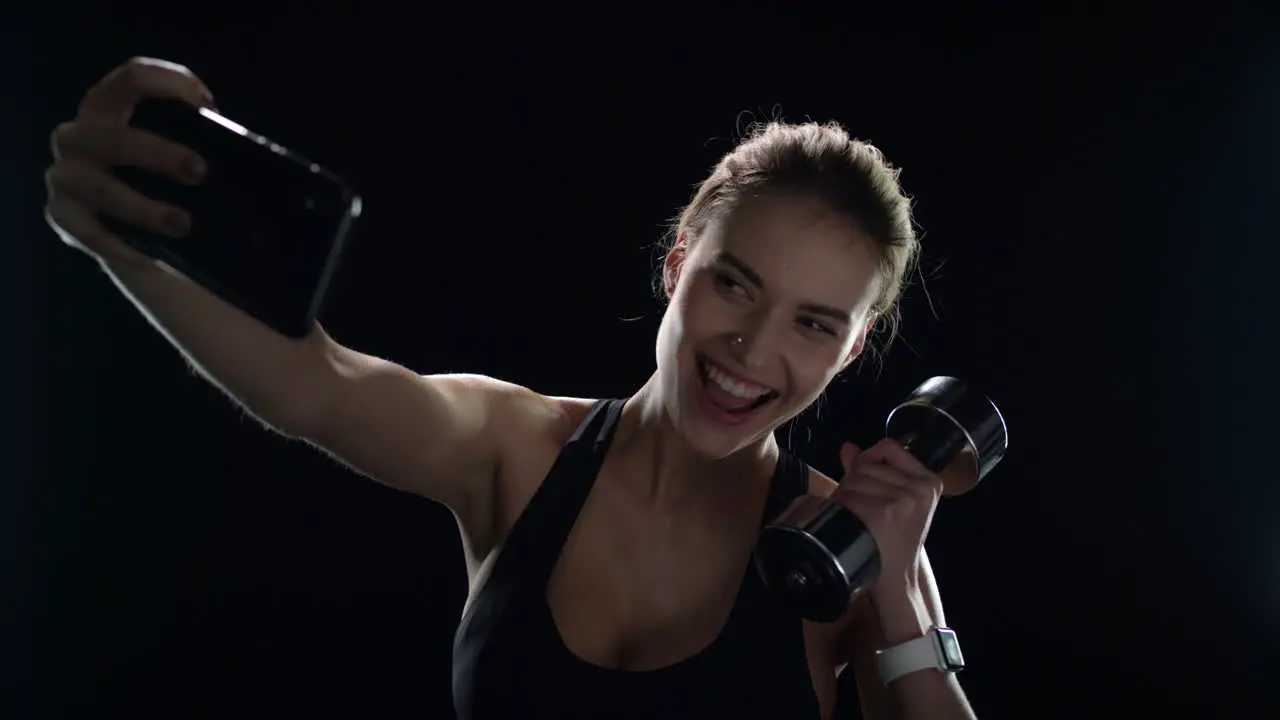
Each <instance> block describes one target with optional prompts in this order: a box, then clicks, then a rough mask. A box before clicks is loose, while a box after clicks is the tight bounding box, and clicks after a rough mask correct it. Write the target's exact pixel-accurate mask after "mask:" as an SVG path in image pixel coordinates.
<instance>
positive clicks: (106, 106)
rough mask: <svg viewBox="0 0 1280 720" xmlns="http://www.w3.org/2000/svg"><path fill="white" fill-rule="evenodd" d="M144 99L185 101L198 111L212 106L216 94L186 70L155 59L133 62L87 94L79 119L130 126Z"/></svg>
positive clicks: (111, 73) (135, 60)
mask: <svg viewBox="0 0 1280 720" xmlns="http://www.w3.org/2000/svg"><path fill="white" fill-rule="evenodd" d="M143 98H167V99H172V100H185V101H186V102H188V103H190V104H191V105H194V106H196V107H203V106H206V105H212V104H213V93H212V92H210V91H209V88H207V87H205V85H204V83H203V82H201V81H200V78H198V77H196V76H195V74H194V73H192V72H191V71H190V70H189V69H187V68H186V67H183V66H182V65H178V64H176V63H171V62H168V61H166V60H157V59H155V58H134V59H132V60H130V61H129V62H127V63H125V64H123V65H121V66H120V67H118V68H116V69H115V70H112V71H111V72H110V73H109V74H108V75H107V76H106V77H104V78H103V79H102V80H100V81H98V83H97V84H96V85H94V86H93V87H92V88H90V89H89V92H87V93H85V96H84V99H83V100H81V102H80V116H81V117H99V118H102V119H103V120H109V121H112V122H117V123H127V122H129V119H130V118H131V117H133V108H134V106H135V105H137V104H138V101H139V100H142V99H143Z"/></svg>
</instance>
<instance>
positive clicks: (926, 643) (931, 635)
mask: <svg viewBox="0 0 1280 720" xmlns="http://www.w3.org/2000/svg"><path fill="white" fill-rule="evenodd" d="M930 668H933V669H934V670H941V671H942V672H950V673H954V672H959V671H961V670H963V669H964V655H962V654H960V641H959V640H958V639H956V631H955V630H952V629H951V628H944V627H935V628H930V629H929V632H927V633H925V634H924V636H923V637H918V638H916V639H914V640H908V641H906V642H904V643H902V644H901V645H894V646H893V647H891V648H886V649H884V650H880V651H877V652H876V669H877V670H879V672H880V682H881V683H884V684H885V685H888V684H889V683H891V682H893V681H894V680H897V679H898V678H900V677H902V676H903V675H909V674H911V673H913V672H917V671H920V670H928V669H930Z"/></svg>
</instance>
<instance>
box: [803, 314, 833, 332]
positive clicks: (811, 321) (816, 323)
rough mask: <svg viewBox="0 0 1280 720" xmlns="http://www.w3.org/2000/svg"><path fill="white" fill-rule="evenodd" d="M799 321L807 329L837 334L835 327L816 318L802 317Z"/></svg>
mask: <svg viewBox="0 0 1280 720" xmlns="http://www.w3.org/2000/svg"><path fill="white" fill-rule="evenodd" d="M798 322H799V323H800V326H801V327H803V328H804V329H805V330H810V331H813V332H820V333H823V334H824V335H835V334H836V331H835V329H834V328H832V327H831V326H830V325H828V324H826V323H824V322H822V321H821V320H818V319H816V318H811V317H802V318H800V320H799V321H798Z"/></svg>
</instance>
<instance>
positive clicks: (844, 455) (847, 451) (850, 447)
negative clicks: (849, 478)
mask: <svg viewBox="0 0 1280 720" xmlns="http://www.w3.org/2000/svg"><path fill="white" fill-rule="evenodd" d="M861 454H862V448H860V447H858V446H857V445H854V444H853V443H851V442H847V443H844V444H842V445H841V446H840V467H841V468H843V469H844V471H845V473H846V474H847V473H849V472H851V470H852V468H853V461H854V460H855V459H856V458H857V457H858V456H859V455H861Z"/></svg>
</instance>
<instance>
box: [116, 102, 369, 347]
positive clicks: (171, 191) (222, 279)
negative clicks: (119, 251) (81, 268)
mask: <svg viewBox="0 0 1280 720" xmlns="http://www.w3.org/2000/svg"><path fill="white" fill-rule="evenodd" d="M132 124H133V125H134V126H135V127H138V128H142V129H145V130H148V131H150V132H153V133H155V134H157V135H160V136H162V137H164V138H167V139H169V140H172V141H174V142H177V143H180V144H182V145H185V146H187V147H189V148H191V149H192V150H194V151H195V152H196V153H198V154H199V155H200V156H201V157H202V158H204V161H205V163H206V165H207V166H208V173H207V175H206V177H205V180H204V182H203V183H201V184H200V185H197V186H194V187H192V186H185V185H181V184H179V183H177V182H175V181H172V180H169V179H168V178H165V177H162V176H160V175H156V174H153V173H149V172H146V171H141V170H137V169H134V168H116V169H115V170H114V172H115V173H116V175H117V177H119V178H120V179H121V180H122V181H123V182H125V183H126V184H128V185H130V186H131V187H132V188H133V189H135V190H137V191H138V192H140V193H142V194H143V195H146V196H147V197H149V198H152V199H155V200H159V201H161V202H165V203H168V204H170V205H174V206H176V207H180V208H182V209H183V210H186V211H187V212H188V213H189V214H190V215H191V231H190V233H189V234H188V235H187V236H186V237H184V238H180V239H174V238H170V237H167V236H164V235H159V234H155V233H151V232H149V231H146V230H141V229H138V228H135V227H129V226H125V225H123V224H121V223H119V222H110V221H109V220H108V221H107V222H108V225H109V227H110V229H111V230H112V231H113V232H115V233H117V234H118V235H119V236H120V237H121V239H122V240H124V241H125V242H126V243H128V244H129V245H130V246H132V247H133V248H135V249H137V250H138V251H140V252H142V253H144V254H146V255H148V256H150V257H151V258H153V259H155V260H156V261H158V262H160V263H163V264H164V265H167V266H168V267H169V268H171V269H172V270H174V271H176V272H178V273H180V274H182V275H185V276H186V277H187V278H189V279H190V280H192V281H193V282H196V283H198V284H200V285H202V286H204V287H205V288H207V289H208V290H210V291H211V292H213V293H214V294H216V295H218V296H219V297H221V298H222V299H223V300H225V301H227V302H229V303H231V304H232V305H234V306H236V307H238V308H240V309H241V310H243V311H244V312H246V313H248V314H249V315H251V316H253V317H255V318H257V319H258V320H259V321H261V322H263V323H265V324H266V325H268V326H269V327H271V328H274V329H275V330H276V331H277V332H280V333H282V334H284V335H286V336H288V337H293V338H299V337H302V336H304V335H306V334H307V333H308V332H310V330H311V328H312V327H313V325H314V322H315V319H316V315H317V313H319V311H320V308H321V305H322V303H323V302H324V297H325V294H326V291H327V289H328V285H329V281H330V278H331V277H332V275H333V273H334V270H335V269H336V267H337V265H338V261H339V259H340V258H341V256H342V252H343V249H344V248H345V246H346V243H347V240H348V237H349V236H350V235H351V232H352V226H353V224H354V222H355V220H356V219H357V218H358V217H359V216H360V208H361V201H360V196H359V195H357V194H356V193H355V191H354V190H353V189H352V188H351V186H350V185H348V184H347V182H346V181H344V180H343V179H342V178H340V177H339V176H338V175H336V174H335V173H333V172H330V171H329V170H327V169H325V168H323V167H321V166H319V165H317V164H316V163H314V162H311V161H310V160H308V159H306V158H304V157H303V156H301V155H299V154H298V153H296V152H293V151H292V150H289V149H288V148H285V147H281V146H280V145H279V144H277V143H274V142H272V141H270V140H268V139H267V138H265V137H263V136H261V135H258V134H256V133H253V132H250V131H249V130H248V129H247V128H245V127H243V126H241V125H240V124H238V123H236V122H233V121H231V120H229V119H228V118H226V117H224V116H222V115H220V114H219V113H217V112H215V111H213V110H211V109H208V108H195V107H193V106H191V105H188V104H187V103H184V102H181V101H177V100H156V99H149V100H145V101H143V102H142V103H140V104H139V105H138V108H137V110H136V111H135V113H134V117H133V122H132Z"/></svg>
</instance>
